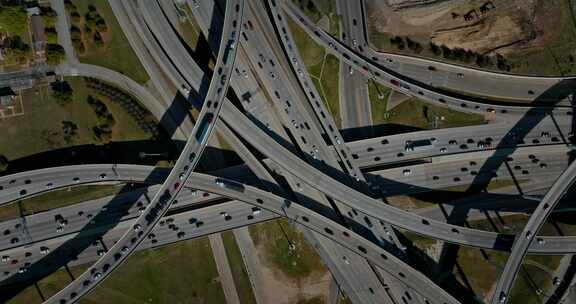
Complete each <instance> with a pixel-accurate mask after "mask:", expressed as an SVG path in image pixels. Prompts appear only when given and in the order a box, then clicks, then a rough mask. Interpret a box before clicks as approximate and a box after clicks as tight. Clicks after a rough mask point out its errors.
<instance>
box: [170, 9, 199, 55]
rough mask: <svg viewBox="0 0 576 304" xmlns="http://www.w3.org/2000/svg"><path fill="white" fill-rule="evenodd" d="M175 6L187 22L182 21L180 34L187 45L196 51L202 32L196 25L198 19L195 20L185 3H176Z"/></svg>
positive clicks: (179, 29)
mask: <svg viewBox="0 0 576 304" xmlns="http://www.w3.org/2000/svg"><path fill="white" fill-rule="evenodd" d="M174 6H175V7H176V9H178V11H179V12H180V13H181V14H182V15H184V16H186V19H185V20H182V19H181V20H180V23H179V28H178V33H179V34H180V35H181V37H182V39H183V40H184V41H185V42H186V44H188V47H190V48H191V49H193V50H195V49H196V46H197V45H198V40H199V38H200V36H201V35H202V32H201V30H200V27H199V26H198V24H197V23H196V19H194V14H193V13H192V11H191V10H190V7H189V6H188V5H187V4H185V3H178V2H174Z"/></svg>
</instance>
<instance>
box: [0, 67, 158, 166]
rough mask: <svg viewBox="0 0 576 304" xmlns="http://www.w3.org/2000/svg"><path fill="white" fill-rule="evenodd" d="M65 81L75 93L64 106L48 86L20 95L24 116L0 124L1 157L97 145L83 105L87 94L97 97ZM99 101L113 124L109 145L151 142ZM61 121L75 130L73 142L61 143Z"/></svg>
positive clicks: (76, 81) (73, 80) (90, 114)
mask: <svg viewBox="0 0 576 304" xmlns="http://www.w3.org/2000/svg"><path fill="white" fill-rule="evenodd" d="M65 80H66V81H67V82H68V83H69V84H70V86H71V87H72V89H73V92H74V93H73V101H72V102H71V103H69V104H67V105H64V106H61V105H59V104H57V103H56V101H55V99H54V97H53V96H52V93H51V89H50V87H49V86H48V87H46V86H43V87H37V88H33V89H27V90H23V91H21V92H20V93H21V96H22V104H23V107H24V115H21V116H15V117H9V118H5V119H3V120H0V127H1V128H3V130H4V134H3V136H0V154H3V155H5V156H6V157H7V158H8V159H9V160H14V159H18V158H21V157H25V156H29V155H33V154H36V153H41V152H45V151H50V150H54V149H59V148H65V147H70V146H75V145H85V144H94V143H96V141H95V139H94V138H93V133H92V127H94V126H96V125H97V118H96V114H95V113H94V111H93V110H92V109H91V108H90V106H89V105H88V104H87V102H86V97H87V96H88V95H89V94H93V95H95V96H96V94H94V92H91V90H89V89H88V88H86V85H85V83H84V80H83V79H82V78H79V77H67V78H66V79H65ZM99 98H100V99H101V100H102V101H103V102H104V103H105V104H106V105H107V106H108V108H109V110H110V112H111V113H112V115H113V116H114V118H115V121H116V125H115V126H114V127H113V129H112V141H129V140H146V139H149V138H150V135H148V134H147V133H145V132H144V131H142V130H141V129H140V128H139V127H138V126H137V125H136V122H135V121H134V120H133V119H132V118H131V117H130V116H128V114H127V113H126V112H125V111H124V110H123V109H122V108H120V106H118V105H116V104H115V103H113V102H111V101H109V100H108V99H106V98H104V97H99ZM48 113H49V114H48ZM47 114H48V115H49V117H47ZM63 121H70V122H73V123H74V124H76V125H77V127H78V129H77V136H75V137H74V139H73V141H72V142H66V141H65V140H64V134H63V123H62V122H63Z"/></svg>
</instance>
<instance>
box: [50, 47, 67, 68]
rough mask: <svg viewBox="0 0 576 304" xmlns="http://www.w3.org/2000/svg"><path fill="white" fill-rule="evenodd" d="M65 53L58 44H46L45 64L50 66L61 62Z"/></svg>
mask: <svg viewBox="0 0 576 304" xmlns="http://www.w3.org/2000/svg"><path fill="white" fill-rule="evenodd" d="M65 55H66V51H64V48H63V47H62V46H61V45H59V44H54V43H48V44H46V62H47V63H48V64H51V65H57V64H60V62H62V60H63V59H64V56H65Z"/></svg>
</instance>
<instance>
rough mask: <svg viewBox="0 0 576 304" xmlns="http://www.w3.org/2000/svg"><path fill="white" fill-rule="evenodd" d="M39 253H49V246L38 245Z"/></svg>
mask: <svg viewBox="0 0 576 304" xmlns="http://www.w3.org/2000/svg"><path fill="white" fill-rule="evenodd" d="M40 253H41V254H43V255H46V254H48V253H50V248H48V247H44V246H42V247H40Z"/></svg>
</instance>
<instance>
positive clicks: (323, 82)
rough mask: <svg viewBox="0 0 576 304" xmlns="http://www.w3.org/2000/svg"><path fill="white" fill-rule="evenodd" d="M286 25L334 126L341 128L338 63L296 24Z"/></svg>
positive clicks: (289, 22)
mask: <svg viewBox="0 0 576 304" xmlns="http://www.w3.org/2000/svg"><path fill="white" fill-rule="evenodd" d="M288 25H289V27H290V30H291V32H292V36H293V37H294V41H295V43H296V47H297V48H298V51H299V52H300V55H301V57H302V60H303V61H304V64H305V65H306V69H307V70H308V73H309V74H310V77H311V78H312V81H313V82H314V85H315V86H316V89H317V90H318V92H319V93H320V96H321V97H322V100H323V101H324V104H325V105H326V107H327V108H328V110H329V111H330V114H331V115H332V117H333V118H334V122H335V123H336V126H338V127H340V126H341V118H340V105H339V92H338V80H339V79H338V77H339V73H340V61H339V60H338V58H336V57H334V56H333V55H329V54H327V53H326V51H325V50H324V48H323V47H321V46H320V45H318V44H317V43H316V42H314V40H312V39H311V38H310V37H309V36H308V34H307V33H306V32H304V31H303V30H302V29H301V28H300V27H299V26H298V25H297V24H296V23H294V22H293V21H292V20H291V19H288Z"/></svg>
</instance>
